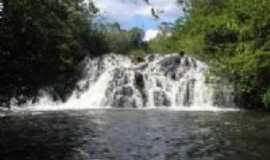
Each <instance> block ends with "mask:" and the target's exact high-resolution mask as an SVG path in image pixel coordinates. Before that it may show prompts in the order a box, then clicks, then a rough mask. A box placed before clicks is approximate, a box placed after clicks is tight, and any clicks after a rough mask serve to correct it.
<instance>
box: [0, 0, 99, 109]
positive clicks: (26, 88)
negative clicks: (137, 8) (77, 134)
mask: <svg viewBox="0 0 270 160" xmlns="http://www.w3.org/2000/svg"><path fill="white" fill-rule="evenodd" d="M2 3H3V6H4V10H3V18H2V19H1V24H0V25H1V26H0V75H1V77H0V104H6V105H8V103H9V102H10V99H11V98H15V99H16V100H17V102H18V103H23V102H25V101H26V100H28V99H32V100H34V101H35V100H36V98H37V97H38V95H39V91H40V90H41V89H43V90H47V91H48V92H50V93H51V94H52V95H53V97H54V98H55V99H62V100H65V99H66V97H67V96H68V95H69V94H70V93H71V92H72V91H73V90H74V88H75V87H76V82H77V81H78V80H79V79H80V77H81V76H82V72H81V71H82V68H81V67H80V63H81V61H82V60H83V59H84V58H85V57H86V56H88V55H90V54H96V53H93V52H95V51H99V49H96V48H102V38H100V36H99V35H98V34H96V32H95V31H94V30H92V29H91V26H92V22H91V21H92V19H93V18H94V15H95V13H96V12H97V9H96V8H95V7H94V5H93V3H92V2H91V1H90V2H89V5H86V3H85V1H83V0H65V1H59V0H46V1H45V0H36V1H32V0H12V1H10V0H3V1H2ZM86 6H88V7H86ZM98 42H100V43H98ZM97 45H98V46H97Z"/></svg>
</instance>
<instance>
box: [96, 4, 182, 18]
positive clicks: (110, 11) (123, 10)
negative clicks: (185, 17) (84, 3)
mask: <svg viewBox="0 0 270 160" xmlns="http://www.w3.org/2000/svg"><path fill="white" fill-rule="evenodd" d="M94 2H95V4H96V6H97V7H98V8H99V9H100V12H101V15H103V16H105V17H107V18H108V19H110V20H113V21H117V22H119V23H124V22H126V21H129V20H130V19H132V18H133V17H135V16H142V17H146V18H153V17H152V15H151V8H152V7H154V8H157V9H158V10H160V11H163V12H164V13H163V14H162V15H161V19H160V20H159V21H170V22H172V21H174V20H175V19H176V18H178V17H179V15H181V14H182V13H181V9H180V8H179V7H178V6H177V5H176V0H150V3H151V5H150V6H149V5H147V4H146V3H144V2H143V0H94Z"/></svg>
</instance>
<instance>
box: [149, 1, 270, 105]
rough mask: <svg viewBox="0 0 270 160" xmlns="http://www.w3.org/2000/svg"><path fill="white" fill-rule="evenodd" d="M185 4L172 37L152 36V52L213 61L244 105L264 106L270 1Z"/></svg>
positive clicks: (268, 66)
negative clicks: (172, 53) (181, 52)
mask: <svg viewBox="0 0 270 160" xmlns="http://www.w3.org/2000/svg"><path fill="white" fill-rule="evenodd" d="M184 3H185V7H186V8H185V10H186V15H185V17H183V18H181V19H179V20H178V21H177V22H176V23H175V24H174V26H173V29H172V36H170V37H159V38H158V39H156V40H153V41H152V42H150V48H151V50H152V51H155V50H156V51H160V50H161V51H162V50H168V51H171V50H174V51H179V50H184V51H185V52H186V53H190V54H195V55H197V56H199V57H200V58H202V59H205V60H207V62H209V64H210V65H212V67H211V68H212V71H213V72H212V73H215V74H218V75H220V76H224V77H226V78H228V79H229V81H230V82H232V83H233V84H234V85H235V88H236V91H237V92H238V94H239V95H241V97H242V101H240V100H239V103H241V105H243V106H245V107H259V106H263V103H262V99H261V95H264V92H265V89H266V88H269V87H270V84H269V82H270V52H269V51H270V41H269V38H270V16H269V13H270V7H269V6H270V1H269V0H189V1H184ZM266 95H267V94H266ZM264 97H265V96H264ZM266 97H267V96H266ZM263 99H264V100H263V102H264V105H266V103H265V98H263ZM266 99H267V98H266Z"/></svg>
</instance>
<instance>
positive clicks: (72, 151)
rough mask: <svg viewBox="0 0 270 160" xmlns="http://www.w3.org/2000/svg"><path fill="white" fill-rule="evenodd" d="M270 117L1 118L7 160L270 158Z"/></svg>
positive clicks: (58, 114)
mask: <svg viewBox="0 0 270 160" xmlns="http://www.w3.org/2000/svg"><path fill="white" fill-rule="evenodd" d="M269 135H270V116H269V115H268V114H267V113H254V112H184V111H181V112H176V111H159V110H88V111H53V112H52V111H51V112H25V113H17V114H12V115H9V116H5V117H1V118H0V157H1V159H2V160H260V159H261V160H267V159H270V136H269Z"/></svg>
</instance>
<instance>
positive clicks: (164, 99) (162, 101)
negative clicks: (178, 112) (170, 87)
mask: <svg viewBox="0 0 270 160" xmlns="http://www.w3.org/2000/svg"><path fill="white" fill-rule="evenodd" d="M154 103H155V106H157V107H161V106H167V107H168V106H170V105H171V102H170V100H169V98H168V96H167V95H166V93H164V92H161V91H155V92H154Z"/></svg>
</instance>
